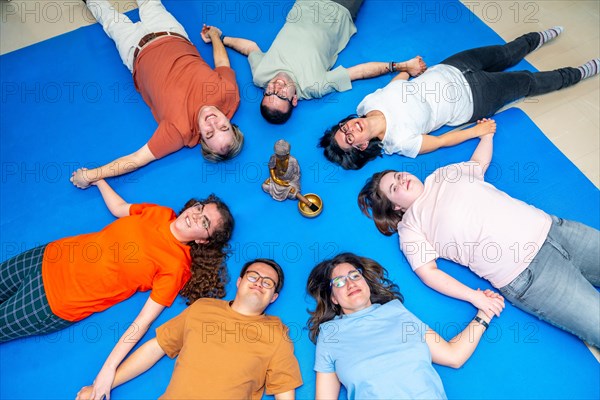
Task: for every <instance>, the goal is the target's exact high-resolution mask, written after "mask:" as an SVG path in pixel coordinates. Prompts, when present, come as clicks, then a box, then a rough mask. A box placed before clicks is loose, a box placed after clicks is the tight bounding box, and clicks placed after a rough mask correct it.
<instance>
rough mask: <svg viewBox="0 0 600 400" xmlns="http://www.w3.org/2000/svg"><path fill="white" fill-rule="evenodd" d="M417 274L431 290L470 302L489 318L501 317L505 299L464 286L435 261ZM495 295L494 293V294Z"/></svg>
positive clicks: (421, 268) (417, 270)
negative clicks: (441, 268) (439, 267)
mask: <svg viewBox="0 0 600 400" xmlns="http://www.w3.org/2000/svg"><path fill="white" fill-rule="evenodd" d="M415 273H416V274H417V276H418V277H419V279H421V280H422V281H423V283H424V284H426V285H427V286H429V287H430V288H432V289H434V290H436V291H438V292H440V293H442V294H445V295H446V296H449V297H454V298H455V299H459V300H463V301H468V302H469V303H471V304H473V305H474V306H475V307H477V308H478V309H479V310H483V312H485V313H486V315H487V316H488V318H492V317H493V316H494V315H496V316H500V313H501V312H502V310H503V309H504V298H503V297H502V296H500V295H497V297H496V296H488V295H486V294H485V292H482V291H481V290H479V289H478V290H473V289H471V288H470V287H468V286H465V285H463V284H462V283H460V282H459V281H457V280H456V279H454V278H453V277H451V276H450V275H448V274H447V273H445V272H444V271H442V270H440V269H438V267H437V264H436V262H435V261H430V262H428V263H427V264H425V265H423V266H421V267H419V268H417V269H416V270H415ZM492 293H493V292H492Z"/></svg>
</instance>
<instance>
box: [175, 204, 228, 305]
mask: <svg viewBox="0 0 600 400" xmlns="http://www.w3.org/2000/svg"><path fill="white" fill-rule="evenodd" d="M196 203H201V204H204V205H206V204H215V205H216V206H217V211H218V212H219V214H220V215H221V223H220V224H219V226H218V228H217V229H215V231H214V232H213V233H212V235H211V237H210V239H209V241H208V242H206V243H196V242H195V241H191V242H189V243H187V244H188V246H190V255H191V257H192V266H191V271H192V277H191V278H190V280H189V281H188V282H187V283H186V284H185V286H184V287H183V289H181V292H179V293H180V294H181V295H182V296H183V297H185V298H187V304H188V305H190V304H192V303H193V302H194V301H196V300H197V299H199V298H201V297H212V298H219V299H220V298H223V297H225V285H226V284H227V282H228V280H229V277H228V275H227V265H226V264H225V262H226V261H227V258H228V257H229V254H230V247H229V243H228V242H229V240H230V239H231V234H232V232H233V227H234V221H233V216H232V215H231V211H229V207H227V204H225V203H223V201H221V199H219V198H218V197H217V196H215V195H214V194H211V195H210V196H208V197H207V198H206V199H204V200H197V199H190V200H189V201H188V202H187V203H185V205H184V206H183V209H182V210H181V211H180V212H179V214H181V213H182V212H184V211H185V210H187V209H188V208H190V207H191V206H193V205H194V204H196Z"/></svg>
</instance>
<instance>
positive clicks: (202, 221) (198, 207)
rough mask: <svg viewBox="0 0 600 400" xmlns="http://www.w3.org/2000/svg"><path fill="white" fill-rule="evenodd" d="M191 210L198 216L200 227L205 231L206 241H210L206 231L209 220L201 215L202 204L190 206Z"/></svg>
mask: <svg viewBox="0 0 600 400" xmlns="http://www.w3.org/2000/svg"><path fill="white" fill-rule="evenodd" d="M192 208H193V211H194V212H196V213H198V214H200V225H202V227H203V228H204V229H206V235H207V237H208V239H210V231H209V230H208V229H209V228H210V220H209V219H208V217H207V216H206V215H204V214H202V212H203V211H204V204H202V203H195V204H194V205H193V206H192Z"/></svg>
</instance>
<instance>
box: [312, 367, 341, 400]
mask: <svg viewBox="0 0 600 400" xmlns="http://www.w3.org/2000/svg"><path fill="white" fill-rule="evenodd" d="M315 387H316V392H315V399H316V400H337V398H338V397H339V395H340V381H339V379H338V377H337V375H336V374H335V372H317V381H316V384H315Z"/></svg>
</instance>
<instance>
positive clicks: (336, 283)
mask: <svg viewBox="0 0 600 400" xmlns="http://www.w3.org/2000/svg"><path fill="white" fill-rule="evenodd" d="M362 277H363V275H362V272H360V271H359V270H357V269H355V270H352V271H350V272H348V275H342V276H336V277H335V278H332V279H331V280H330V281H329V286H331V287H335V288H342V287H344V286H346V282H347V281H348V279H350V280H351V281H358V280H359V279H361V278H362Z"/></svg>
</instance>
